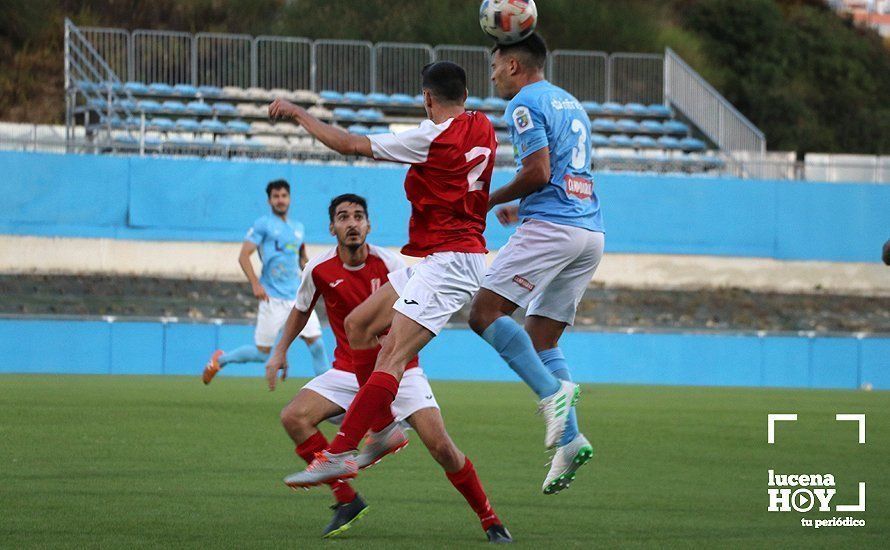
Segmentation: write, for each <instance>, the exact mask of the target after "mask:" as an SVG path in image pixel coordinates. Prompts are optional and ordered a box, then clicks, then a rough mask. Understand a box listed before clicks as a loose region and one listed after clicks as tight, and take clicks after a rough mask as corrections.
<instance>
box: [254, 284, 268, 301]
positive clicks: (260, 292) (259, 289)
mask: <svg viewBox="0 0 890 550" xmlns="http://www.w3.org/2000/svg"><path fill="white" fill-rule="evenodd" d="M253 295H254V297H255V298H256V299H257V300H259V301H261V302H268V301H269V295H268V294H266V289H265V287H263V285H261V284H259V283H257V284H256V285H254V287H253Z"/></svg>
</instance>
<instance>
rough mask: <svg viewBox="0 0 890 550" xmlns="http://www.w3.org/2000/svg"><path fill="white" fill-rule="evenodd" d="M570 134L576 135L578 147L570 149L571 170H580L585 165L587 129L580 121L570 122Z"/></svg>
mask: <svg viewBox="0 0 890 550" xmlns="http://www.w3.org/2000/svg"><path fill="white" fill-rule="evenodd" d="M572 133H573V134H578V145H577V146H576V147H572V168H574V169H575V170H581V169H583V168H585V167H586V165H587V147H585V145H586V144H587V128H585V127H584V123H583V122H581V121H580V120H578V119H577V118H576V119H573V120H572Z"/></svg>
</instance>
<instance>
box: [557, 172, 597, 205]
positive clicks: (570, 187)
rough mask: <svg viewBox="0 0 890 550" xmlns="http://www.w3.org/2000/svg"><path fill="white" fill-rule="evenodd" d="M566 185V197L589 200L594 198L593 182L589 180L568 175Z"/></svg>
mask: <svg viewBox="0 0 890 550" xmlns="http://www.w3.org/2000/svg"><path fill="white" fill-rule="evenodd" d="M563 181H564V182H565V185H566V195H569V196H572V197H576V198H579V199H581V200H587V199H589V198H590V197H591V196H593V182H592V181H590V180H589V179H587V178H582V177H578V176H572V175H570V174H566V175H565V177H564V178H563Z"/></svg>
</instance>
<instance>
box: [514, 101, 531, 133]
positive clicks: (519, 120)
mask: <svg viewBox="0 0 890 550" xmlns="http://www.w3.org/2000/svg"><path fill="white" fill-rule="evenodd" d="M513 124H514V125H515V126H516V132H517V133H520V134H521V133H522V132H525V131H526V130H528V129H529V128H534V127H535V125H534V123H533V122H532V115H531V113H530V112H529V111H528V107H517V108H516V109H515V110H514V111H513Z"/></svg>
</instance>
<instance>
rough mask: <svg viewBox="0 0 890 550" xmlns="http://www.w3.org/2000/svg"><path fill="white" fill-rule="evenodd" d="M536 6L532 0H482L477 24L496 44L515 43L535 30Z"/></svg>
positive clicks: (536, 19) (536, 20)
mask: <svg viewBox="0 0 890 550" xmlns="http://www.w3.org/2000/svg"><path fill="white" fill-rule="evenodd" d="M537 22H538V8H537V6H535V2H534V0H483V2H482V6H481V7H480V8H479V25H481V26H482V30H483V31H485V34H487V35H488V36H490V37H492V38H494V39H495V40H496V41H497V43H498V44H515V43H516V42H519V41H520V40H522V39H523V38H526V37H527V36H528V35H530V34H531V33H533V32H534V31H535V25H536V24H537Z"/></svg>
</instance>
